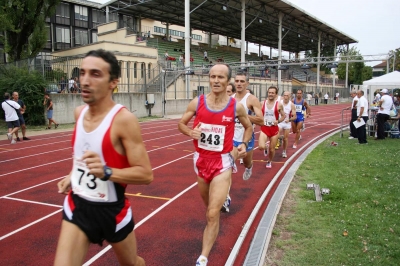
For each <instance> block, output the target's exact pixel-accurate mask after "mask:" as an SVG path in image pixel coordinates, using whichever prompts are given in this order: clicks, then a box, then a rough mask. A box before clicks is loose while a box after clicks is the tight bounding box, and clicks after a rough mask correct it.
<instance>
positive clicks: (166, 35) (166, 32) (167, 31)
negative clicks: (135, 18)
mask: <svg viewBox="0 0 400 266" xmlns="http://www.w3.org/2000/svg"><path fill="white" fill-rule="evenodd" d="M189 16H190V15H189ZM165 27H166V29H165V37H167V41H169V23H168V22H167V24H166V25H165ZM140 30H142V29H140Z"/></svg>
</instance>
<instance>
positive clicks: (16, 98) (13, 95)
mask: <svg viewBox="0 0 400 266" xmlns="http://www.w3.org/2000/svg"><path fill="white" fill-rule="evenodd" d="M12 97H13V100H14V101H18V98H19V95H18V92H16V91H14V92H13V94H12Z"/></svg>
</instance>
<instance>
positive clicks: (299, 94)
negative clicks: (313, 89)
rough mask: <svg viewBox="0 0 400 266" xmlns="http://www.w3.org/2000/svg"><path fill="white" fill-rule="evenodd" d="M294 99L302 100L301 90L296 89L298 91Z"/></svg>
mask: <svg viewBox="0 0 400 266" xmlns="http://www.w3.org/2000/svg"><path fill="white" fill-rule="evenodd" d="M296 98H297V99H298V100H300V99H301V98H303V90H301V89H298V90H297V93H296Z"/></svg>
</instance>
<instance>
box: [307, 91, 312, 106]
mask: <svg viewBox="0 0 400 266" xmlns="http://www.w3.org/2000/svg"><path fill="white" fill-rule="evenodd" d="M311 100H312V95H311V93H307V103H308V105H311Z"/></svg>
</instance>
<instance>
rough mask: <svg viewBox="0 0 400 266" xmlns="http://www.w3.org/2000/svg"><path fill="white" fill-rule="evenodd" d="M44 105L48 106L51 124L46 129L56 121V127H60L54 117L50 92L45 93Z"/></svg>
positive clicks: (47, 113)
mask: <svg viewBox="0 0 400 266" xmlns="http://www.w3.org/2000/svg"><path fill="white" fill-rule="evenodd" d="M43 105H44V106H45V107H46V115H47V119H48V120H49V125H48V126H47V127H46V129H51V123H54V128H58V126H59V124H57V122H56V121H54V119H53V101H52V100H51V98H50V96H49V93H47V92H46V93H45V94H44V101H43Z"/></svg>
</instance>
